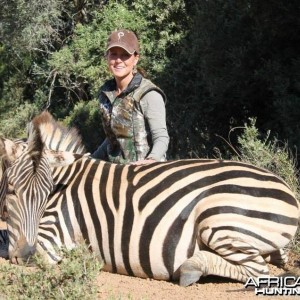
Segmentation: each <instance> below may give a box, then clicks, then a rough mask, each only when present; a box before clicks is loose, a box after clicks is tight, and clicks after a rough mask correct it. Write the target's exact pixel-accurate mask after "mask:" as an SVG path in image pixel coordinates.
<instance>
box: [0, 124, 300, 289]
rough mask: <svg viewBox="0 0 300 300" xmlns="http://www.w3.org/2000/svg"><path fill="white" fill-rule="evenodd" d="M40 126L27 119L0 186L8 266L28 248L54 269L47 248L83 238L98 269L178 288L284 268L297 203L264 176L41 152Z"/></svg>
mask: <svg viewBox="0 0 300 300" xmlns="http://www.w3.org/2000/svg"><path fill="white" fill-rule="evenodd" d="M41 128H42V127H41V126H40V123H39V122H38V121H37V120H36V119H34V120H33V121H32V123H31V126H30V130H29V138H28V148H27V149H26V150H25V151H24V152H23V153H22V154H21V155H20V156H19V157H18V158H17V159H16V160H15V161H14V162H13V163H12V164H11V166H10V167H9V168H8V169H7V170H6V172H5V173H4V174H3V177H2V181H1V183H0V191H1V193H0V195H1V198H0V202H5V204H6V209H7V212H8V216H9V217H8V219H7V227H8V232H9V242H10V244H9V258H10V260H11V261H12V262H13V263H19V264H22V263H24V262H26V261H27V259H28V258H29V257H30V256H31V255H32V254H33V253H35V252H36V251H38V252H41V253H42V254H43V255H44V256H45V257H46V258H47V259H48V260H49V262H53V263H55V262H56V261H58V260H59V259H60V257H59V255H58V254H57V253H56V252H57V248H59V247H62V246H65V247H67V248H72V247H75V246H76V244H77V243H78V242H80V241H82V240H84V241H86V243H88V244H89V246H90V248H91V250H92V251H94V252H95V253H96V254H97V255H98V257H99V259H101V260H103V263H104V270H106V271H109V272H114V273H119V274H125V275H130V276H137V277H141V278H154V279H158V280H172V281H179V284H180V285H182V286H188V285H191V284H193V283H195V282H197V281H199V279H200V278H201V277H204V276H207V275H217V276H222V277H227V278H231V279H234V280H238V281H240V282H246V281H247V279H248V278H249V277H250V276H251V277H259V276H266V275H268V274H269V269H268V265H267V262H271V263H277V264H280V263H284V262H285V258H286V256H285V254H284V251H283V248H284V247H285V246H286V245H287V244H288V243H289V242H290V241H291V240H292V238H293V237H294V235H295V232H296V230H297V225H298V219H299V205H298V202H297V200H296V198H295V196H294V194H293V192H292V191H291V189H290V188H289V187H288V185H287V184H286V183H285V182H284V181H283V180H282V179H280V178H279V177H277V176H276V175H274V174H272V173H270V172H269V171H267V170H264V169H261V168H258V167H256V166H253V165H250V164H246V163H242V162H235V161H226V160H216V159H185V160H174V161H167V162H157V163H153V164H149V165H142V166H134V165H118V164H111V163H108V162H105V161H101V160H96V159H93V158H91V157H89V156H88V155H82V154H73V153H70V152H67V151H53V150H49V149H47V148H46V147H45V143H44V142H43V138H42V136H43V132H41ZM0 149H2V150H1V153H0V155H1V156H5V155H6V150H7V149H6V148H5V147H2V148H1V147H0ZM7 151H8V150H7ZM3 182H6V184H3ZM2 207H3V205H2Z"/></svg>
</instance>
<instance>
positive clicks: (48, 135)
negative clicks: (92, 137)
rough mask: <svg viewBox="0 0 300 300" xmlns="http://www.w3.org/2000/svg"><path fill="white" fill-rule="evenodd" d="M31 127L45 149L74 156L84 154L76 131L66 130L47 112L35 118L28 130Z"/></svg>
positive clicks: (83, 148)
mask: <svg viewBox="0 0 300 300" xmlns="http://www.w3.org/2000/svg"><path fill="white" fill-rule="evenodd" d="M31 126H33V127H34V128H35V130H36V131H38V132H39V135H40V137H41V141H42V143H43V144H44V146H45V148H47V149H50V150H56V151H68V152H72V153H76V154H85V153H86V149H85V147H84V145H83V143H82V138H81V136H80V135H79V133H78V131H77V129H76V128H67V127H65V126H63V125H61V124H59V123H58V122H57V121H56V120H54V118H53V117H52V115H51V114H50V113H49V112H48V111H44V112H42V113H41V114H39V115H38V116H36V117H35V118H34V119H33V120H32V121H31V123H30V124H29V126H28V128H29V130H30V127H31ZM29 136H30V135H29Z"/></svg>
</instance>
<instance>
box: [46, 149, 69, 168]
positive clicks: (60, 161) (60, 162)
mask: <svg viewBox="0 0 300 300" xmlns="http://www.w3.org/2000/svg"><path fill="white" fill-rule="evenodd" d="M45 153H46V157H47V159H48V161H49V165H50V167H65V166H68V165H71V164H72V163H73V162H74V161H75V156H74V154H73V153H72V152H67V151H54V150H49V149H45Z"/></svg>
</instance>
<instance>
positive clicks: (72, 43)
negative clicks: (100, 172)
mask: <svg viewBox="0 0 300 300" xmlns="http://www.w3.org/2000/svg"><path fill="white" fill-rule="evenodd" d="M0 4H1V10H0V116H1V118H0V133H1V134H2V135H4V136H6V137H14V138H17V137H22V136H24V135H25V134H26V133H25V128H26V124H27V122H28V121H29V120H30V119H31V118H32V117H33V116H34V115H35V114H37V113H38V112H40V111H42V110H44V109H48V110H49V111H50V112H51V113H52V114H53V115H54V116H55V117H56V118H58V119H59V120H61V121H62V122H64V123H65V124H67V125H75V126H76V127H77V128H78V129H79V131H80V132H81V134H82V135H83V139H84V142H85V144H86V146H87V149H88V151H90V152H92V151H94V150H95V148H96V147H97V145H98V144H99V143H100V142H101V140H102V139H103V138H104V134H103V131H102V126H101V121H100V118H99V114H98V107H97V91H98V89H99V87H100V86H101V85H102V83H103V82H104V81H105V80H107V79H108V78H109V77H110V75H109V73H108V71H107V67H106V64H105V60H104V51H105V44H106V38H107V36H108V34H109V33H110V32H111V31H112V30H114V29H116V28H121V27H126V28H129V29H131V30H134V31H135V32H136V33H137V35H138V36H139V38H140V41H141V49H142V58H141V61H140V66H141V67H143V68H144V69H145V70H146V72H147V74H148V77H149V78H150V79H151V80H153V81H154V82H155V83H157V84H158V85H159V86H160V87H161V88H162V89H163V90H164V91H165V93H166V94H167V96H168V102H167V119H168V129H169V133H170V136H171V141H170V146H169V151H168V155H169V158H187V157H196V156H197V157H212V156H215V155H216V151H215V150H216V149H218V151H219V152H218V153H219V154H220V153H221V155H222V156H224V157H227V156H230V153H229V151H228V147H227V145H226V143H224V140H223V139H222V138H220V137H225V138H226V139H227V138H228V137H227V135H228V133H229V132H230V130H231V129H232V128H234V127H238V126H243V125H244V124H245V123H247V122H249V118H255V119H256V126H257V127H258V129H259V131H260V132H262V133H263V134H264V133H265V134H266V135H268V136H270V137H275V138H276V139H277V140H279V141H283V142H287V143H288V147H289V148H291V149H292V150H293V151H294V152H296V150H295V149H297V148H299V146H300V131H299V121H298V119H299V116H300V99H299V98H300V58H299V53H300V49H299V48H300V46H299V45H300V41H299V39H300V37H299V28H300V26H299V25H300V24H299V23H300V21H299V20H300V19H299V15H300V14H299V13H300V3H299V1H296V0H290V1H283V0H265V1H259V0H241V1H233V0H226V1H221V0H211V1H207V0H185V1H184V0H175V1H171V0H160V1H157V0H149V1H143V0H136V1H134V0H131V1H130V0H120V1H113V0H110V1H101V0H98V1H96V0H73V1H67V0H53V1H47V0H38V1H37V0H30V1H26V0H13V1H11V0H0ZM231 132H233V134H231V136H230V141H231V143H232V145H233V146H234V145H236V144H237V143H238V138H237V136H235V134H234V133H235V132H234V131H232V130H231Z"/></svg>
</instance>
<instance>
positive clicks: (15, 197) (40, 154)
mask: <svg viewBox="0 0 300 300" xmlns="http://www.w3.org/2000/svg"><path fill="white" fill-rule="evenodd" d="M38 125H39V124H38V123H37V122H36V121H35V120H33V121H32V122H31V123H30V125H29V129H28V131H29V132H28V133H29V138H28V146H27V147H23V148H22V151H21V150H20V149H19V148H18V151H17V152H16V151H12V149H13V144H12V143H9V142H7V141H3V140H1V143H0V155H1V158H2V160H6V161H7V163H6V169H5V170H4V172H3V174H2V178H1V182H0V205H1V208H2V218H4V219H5V220H6V222H7V229H8V234H9V258H10V260H11V262H13V263H17V264H23V263H24V262H27V261H28V259H29V258H30V257H31V256H32V255H33V254H34V253H35V251H36V247H37V236H38V226H39V221H40V219H41V217H42V215H43V213H44V210H45V208H46V204H47V199H48V196H49V194H50V193H51V191H52V190H53V179H52V169H51V167H55V166H58V165H59V166H60V165H61V162H62V161H63V162H67V164H68V163H71V162H73V160H74V158H73V156H72V154H71V153H68V152H66V153H65V154H62V152H58V151H53V150H49V149H46V148H45V143H44V142H43V139H42V133H41V128H40V127H39V126H38ZM16 153H17V154H16Z"/></svg>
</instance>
